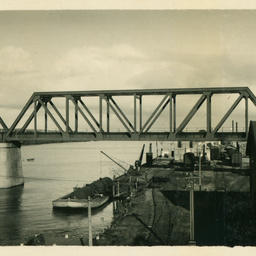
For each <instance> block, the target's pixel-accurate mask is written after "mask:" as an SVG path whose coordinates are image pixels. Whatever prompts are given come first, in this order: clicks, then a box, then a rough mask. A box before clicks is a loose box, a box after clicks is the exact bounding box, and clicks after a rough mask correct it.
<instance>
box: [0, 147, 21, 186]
mask: <svg viewBox="0 0 256 256" xmlns="http://www.w3.org/2000/svg"><path fill="white" fill-rule="evenodd" d="M23 184H24V177H23V171H22V163H21V148H20V147H18V146H16V145H14V144H13V143H0V188H10V187H14V186H19V185H23Z"/></svg>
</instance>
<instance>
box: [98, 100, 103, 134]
mask: <svg viewBox="0 0 256 256" xmlns="http://www.w3.org/2000/svg"><path fill="white" fill-rule="evenodd" d="M102 98H103V95H99V120H100V133H102Z"/></svg>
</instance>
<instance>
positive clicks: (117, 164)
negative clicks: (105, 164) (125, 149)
mask: <svg viewBox="0 0 256 256" xmlns="http://www.w3.org/2000/svg"><path fill="white" fill-rule="evenodd" d="M100 152H101V153H102V154H103V155H105V156H106V157H107V158H109V159H110V160H112V161H113V162H114V163H115V164H117V165H118V166H120V167H121V168H122V169H124V170H125V171H126V172H127V171H128V170H127V169H126V168H125V167H123V166H122V165H121V164H119V163H118V162H117V161H115V160H114V159H113V158H112V157H110V156H108V155H107V154H106V153H104V152H103V151H100Z"/></svg>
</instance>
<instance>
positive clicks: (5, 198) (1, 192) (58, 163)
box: [0, 142, 149, 245]
mask: <svg viewBox="0 0 256 256" xmlns="http://www.w3.org/2000/svg"><path fill="white" fill-rule="evenodd" d="M143 144H146V147H145V151H146V152H147V151H148V148H149V143H148V142H146V143H144V142H86V143H65V144H48V145H35V146H24V147H22V164H23V174H24V177H25V185H24V187H23V186H19V187H15V188H11V189H0V245H19V244H20V243H24V242H25V241H27V239H28V238H30V237H31V236H33V235H34V234H41V233H42V234H44V235H50V236H56V237H59V236H64V235H65V234H69V236H70V237H72V236H73V237H74V236H75V237H84V238H87V237H88V219H87V212H86V211H80V212H75V213H74V212H73V213H72V212H66V211H56V210H53V208H52V200H54V199H57V198H58V197H61V196H63V195H65V194H67V193H69V192H71V191H72V190H73V187H74V186H76V185H78V186H83V185H84V184H87V183H90V182H92V181H94V180H97V179H99V178H100V177H106V176H108V177H111V178H112V177H113V174H116V175H118V174H122V173H123V169H122V168H120V167H118V166H117V165H116V164H114V163H113V162H112V161H111V160H109V159H108V158H107V157H106V156H104V155H103V154H101V153H100V151H101V150H102V151H104V152H105V153H106V154H108V155H110V156H111V157H114V158H115V160H117V161H118V162H119V163H120V164H122V165H123V166H124V167H128V165H127V163H128V164H132V165H133V164H134V162H135V160H136V159H138V158H139V155H140V151H141V149H142V146H143ZM27 158H35V160H34V161H33V162H29V161H27V160H26V159H27ZM143 160H144V161H145V155H144V159H143ZM122 161H123V162H122ZM112 209H113V207H112V204H109V205H107V206H106V207H105V208H103V209H99V210H97V211H96V212H93V216H92V224H93V234H94V235H95V234H97V233H99V232H100V231H101V230H102V217H103V218H104V222H105V226H107V225H110V223H111V221H112V217H113V212H112Z"/></svg>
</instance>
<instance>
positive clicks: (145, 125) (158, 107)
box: [140, 95, 169, 133]
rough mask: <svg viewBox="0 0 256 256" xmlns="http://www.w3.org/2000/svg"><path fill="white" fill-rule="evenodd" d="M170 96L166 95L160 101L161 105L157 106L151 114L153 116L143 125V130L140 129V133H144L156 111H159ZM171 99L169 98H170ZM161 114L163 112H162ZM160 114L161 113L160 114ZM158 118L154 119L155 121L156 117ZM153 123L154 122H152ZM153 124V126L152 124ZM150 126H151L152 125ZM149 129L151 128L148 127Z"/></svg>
mask: <svg viewBox="0 0 256 256" xmlns="http://www.w3.org/2000/svg"><path fill="white" fill-rule="evenodd" d="M167 98H168V95H166V96H165V97H164V98H163V99H162V101H161V102H160V103H159V105H158V106H157V107H156V109H155V110H154V112H153V113H152V114H151V116H150V117H149V118H148V120H147V121H146V122H145V124H144V125H143V127H142V128H141V130H140V133H142V132H143V131H144V130H145V128H146V127H147V125H148V124H149V123H150V122H151V120H152V119H153V117H154V116H155V115H156V113H157V112H158V111H159V109H160V108H161V106H162V105H163V104H164V102H165V100H166V99H167ZM168 101H169V100H168ZM160 114H161V113H160ZM160 114H159V115H160ZM159 115H157V118H158V116H159ZM157 118H155V119H154V120H153V123H154V122H155V121H156V119H157ZM152 125H153V124H152ZM152 125H151V126H152ZM151 126H150V127H151ZM147 130H149V129H147Z"/></svg>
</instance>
